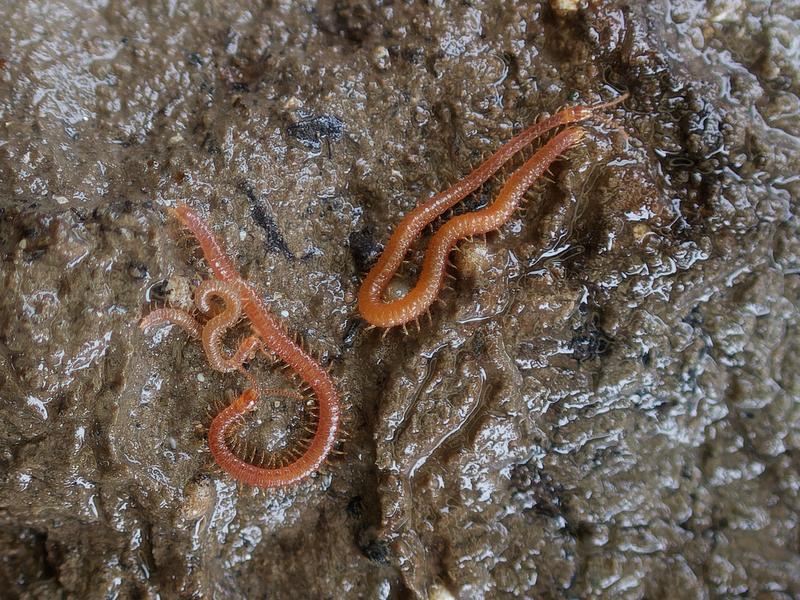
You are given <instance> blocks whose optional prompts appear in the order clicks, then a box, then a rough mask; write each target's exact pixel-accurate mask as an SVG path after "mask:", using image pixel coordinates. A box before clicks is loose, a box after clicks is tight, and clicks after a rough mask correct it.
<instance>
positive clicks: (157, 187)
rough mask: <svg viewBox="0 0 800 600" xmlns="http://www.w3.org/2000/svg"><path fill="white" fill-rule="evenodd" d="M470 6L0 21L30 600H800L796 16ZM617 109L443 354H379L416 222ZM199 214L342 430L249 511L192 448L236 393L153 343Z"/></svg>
mask: <svg viewBox="0 0 800 600" xmlns="http://www.w3.org/2000/svg"><path fill="white" fill-rule="evenodd" d="M101 4H102V3H101ZM468 4H469V5H467V4H463V3H442V2H434V3H430V4H426V5H424V6H423V5H420V4H414V3H411V4H409V3H378V4H376V5H372V4H370V3H365V2H360V1H358V0H352V1H350V0H347V1H337V2H332V1H328V0H320V1H318V2H305V3H304V2H301V3H275V4H269V5H262V4H261V3H248V2H232V3H231V2H229V3H226V4H225V5H224V6H221V5H220V6H208V5H207V3H191V2H190V3H184V4H175V3H168V4H164V5H161V4H154V5H148V6H146V7H143V6H140V5H139V4H132V3H129V2H118V3H111V4H108V5H97V4H96V3H94V4H92V3H82V2H71V3H62V4H58V3H56V4H52V3H50V4H47V5H44V4H42V5H36V4H31V3H22V2H10V3H6V4H5V5H3V6H2V7H0V16H1V17H2V18H3V20H4V22H6V23H8V24H9V26H8V27H7V28H6V30H5V31H4V32H3V34H0V36H1V37H0V113H1V114H2V118H0V250H1V251H2V256H3V257H4V261H3V266H2V269H0V284H1V285H2V288H3V290H4V292H5V293H4V294H3V296H2V299H0V302H2V309H0V411H2V418H1V419H0V436H1V437H2V443H0V523H2V527H0V556H2V560H0V584H1V585H3V586H4V587H5V589H8V590H11V592H10V593H11V594H12V596H13V597H16V596H17V595H19V596H21V597H47V598H50V597H53V598H55V597H61V596H68V597H81V598H84V597H85V598H94V597H107V598H127V597H139V596H146V597H162V598H166V597H198V598H199V597H202V598H208V597H210V598H214V597H216V598H253V597H262V596H263V595H264V594H265V593H268V594H270V596H271V597H272V596H274V597H278V598H294V597H297V590H298V585H300V583H299V582H301V583H302V586H303V587H302V589H303V591H304V594H305V596H306V597H315V598H316V597H336V598H339V597H362V596H363V597H379V598H387V599H388V598H403V597H409V596H412V597H413V596H415V595H416V596H419V597H424V596H426V595H428V597H431V598H446V597H450V596H448V594H449V595H451V596H452V597H459V598H505V597H537V598H539V597H554V598H558V597H609V598H610V597H614V598H616V597H624V598H627V597H631V598H633V597H670V596H671V594H673V592H672V590H681V594H682V595H685V596H687V597H698V598H703V597H707V596H709V597H710V596H713V597H730V596H734V595H749V596H754V597H755V596H759V595H764V594H767V595H770V597H778V598H790V597H793V596H794V595H796V594H797V591H798V589H800V579H798V575H797V574H798V573H800V559H798V551H799V550H800V549H799V548H798V540H797V536H796V522H797V518H798V498H797V490H798V489H800V481H798V476H797V471H798V469H797V464H796V458H795V457H796V455H797V448H798V438H797V429H798V414H797V408H796V406H797V401H798V395H799V394H800V392H798V390H799V389H800V385H799V383H798V378H797V369H796V362H797V360H796V356H798V355H799V354H800V346H799V345H798V341H797V340H798V339H800V336H798V332H797V324H798V315H797V312H798V304H799V301H798V279H797V275H798V273H800V259H799V258H798V256H800V245H799V244H798V236H797V233H796V222H797V218H798V215H797V198H798V196H800V176H798V175H797V173H798V171H800V162H799V161H800V158H798V156H799V155H800V152H799V151H798V150H800V140H799V139H798V138H800V129H799V127H800V125H798V124H799V123H800V119H798V110H800V100H798V98H800V78H799V73H798V65H800V45H798V39H800V36H799V35H797V34H798V23H800V13H798V10H797V9H796V8H795V7H794V6H793V5H792V3H790V2H773V3H771V4H770V5H769V6H768V5H767V4H763V3H762V4H758V3H753V2H750V3H748V2H745V1H743V0H732V1H729V2H717V3H697V2H687V1H684V0H673V1H671V2H668V3H663V6H662V5H661V4H659V5H658V6H655V5H654V6H653V7H652V8H650V7H649V5H646V4H635V3H634V4H633V5H630V4H628V5H624V4H619V3H616V2H594V3H590V6H589V7H588V8H583V9H581V10H577V11H576V10H575V5H576V3H571V2H555V1H552V2H522V1H520V2H505V3H502V4H503V5H502V7H499V5H498V4H497V3H489V2H471V3H468ZM662 9H663V10H662ZM623 90H626V91H628V92H630V97H629V98H628V99H627V100H626V101H625V103H624V107H623V108H622V109H618V110H615V111H614V112H613V115H612V116H610V117H609V118H608V119H606V120H600V121H598V122H596V123H592V124H591V126H590V135H589V136H588V138H587V140H586V141H585V142H583V144H582V145H581V147H580V148H578V149H576V150H574V151H572V152H570V153H569V154H568V156H566V157H565V158H564V159H563V160H562V161H559V163H558V164H557V165H556V166H554V168H553V169H552V171H551V173H549V174H548V176H547V181H543V182H542V183H541V184H540V185H536V186H534V188H533V189H532V190H531V191H530V192H529V193H528V194H527V196H526V199H525V201H524V204H525V206H526V211H525V212H524V213H520V214H519V215H516V216H515V217H514V218H513V219H512V220H511V221H510V222H509V223H508V225H507V226H506V227H505V228H504V229H503V230H502V232H501V233H500V234H490V235H489V236H488V237H487V239H486V240H485V241H484V240H482V239H476V240H474V241H472V242H463V243H462V244H460V252H457V253H454V254H453V256H452V260H453V262H454V263H455V264H456V272H457V273H458V280H457V281H456V282H455V283H454V285H453V287H454V290H453V291H450V292H448V295H446V296H445V297H444V300H445V302H444V303H443V304H442V305H441V306H439V307H437V308H436V309H435V310H434V311H433V318H432V321H431V322H430V323H428V322H427V320H425V321H424V322H423V323H424V325H423V324H421V325H422V326H421V330H420V331H419V332H417V331H416V330H414V331H413V332H411V333H410V334H409V335H408V336H403V335H402V333H400V332H392V333H390V334H389V335H388V336H387V337H386V338H385V339H383V338H381V335H380V333H379V332H375V331H372V332H370V331H367V330H366V328H365V327H364V326H363V324H362V323H361V322H360V321H359V320H358V318H357V315H356V310H355V298H356V293H357V290H358V287H359V285H360V282H361V280H362V279H363V276H364V272H365V270H366V269H368V268H369V266H370V265H371V264H372V262H373V261H374V260H375V258H376V256H377V255H378V253H379V252H380V249H381V245H382V244H384V243H385V242H386V240H387V238H388V235H389V231H391V229H393V228H394V226H395V225H396V223H397V222H398V220H399V219H400V218H401V216H402V215H403V214H405V213H406V212H407V211H408V210H410V209H411V208H412V207H413V206H414V205H415V203H416V201H417V199H419V198H427V197H428V196H429V195H430V194H431V193H433V192H435V191H438V190H441V189H443V188H445V187H447V186H448V185H449V184H451V183H453V182H454V181H455V180H456V179H458V178H459V177H461V176H463V175H464V174H466V173H467V172H469V170H470V169H471V168H472V167H474V166H475V165H476V164H477V163H478V162H479V161H480V160H481V158H482V157H483V156H484V155H486V154H488V153H489V152H491V151H493V150H495V149H496V148H497V147H498V145H499V144H500V143H501V142H502V141H504V140H506V139H508V138H509V137H511V136H512V135H513V133H514V132H517V131H519V130H520V129H521V128H522V127H524V126H525V125H527V124H529V123H531V122H533V120H534V119H535V118H536V117H537V115H539V114H540V113H548V114H552V113H554V112H555V111H556V110H557V109H558V108H559V107H560V106H562V105H565V104H572V103H579V102H580V103H591V102H595V101H599V100H601V99H607V98H609V97H612V96H615V95H617V94H618V93H619V92H620V91H623ZM508 174H509V173H508V172H504V173H502V174H501V176H500V178H499V179H498V180H497V181H495V182H493V183H489V184H487V185H486V186H484V188H483V189H481V190H479V191H478V192H476V194H475V195H474V197H472V198H468V199H467V200H466V205H467V206H468V207H469V208H470V209H474V208H475V207H477V206H483V205H486V203H487V202H488V201H489V200H490V199H491V197H492V195H493V194H496V193H497V190H498V189H499V186H500V185H501V183H502V181H503V178H504V177H507V176H508ZM177 201H187V202H190V203H191V204H192V205H193V206H196V207H198V209H200V210H201V211H203V212H204V213H205V214H207V215H208V216H209V219H210V220H211V221H212V223H213V224H214V228H215V231H218V232H219V234H220V237H221V238H222V239H223V241H224V243H225V244H226V246H227V247H228V248H230V249H231V252H232V255H233V256H234V258H235V261H236V263H237V264H238V265H242V271H243V274H244V275H245V276H246V277H247V278H248V279H250V280H251V281H252V282H253V283H254V284H255V285H256V287H257V288H258V289H259V291H260V292H261V293H262V295H263V296H264V297H265V298H266V299H267V300H268V301H269V302H270V305H271V308H272V309H273V310H275V311H276V312H277V313H278V314H281V315H282V316H283V317H284V318H286V319H287V320H288V321H289V322H290V323H291V325H292V328H293V329H294V330H296V331H298V332H299V333H301V334H302V335H303V336H304V337H305V338H306V339H307V340H308V341H309V342H310V343H311V344H312V346H313V347H314V348H315V349H316V350H317V351H318V352H319V353H320V354H321V355H322V356H323V358H324V360H326V361H327V362H329V364H330V366H331V368H332V372H333V375H334V377H335V378H336V381H337V383H338V385H339V386H340V388H341V389H342V390H343V391H344V393H345V395H346V396H347V402H348V406H349V408H348V410H347V417H346V420H345V426H346V428H347V430H348V433H349V435H348V440H347V443H346V444H345V445H344V454H343V456H341V457H340V458H338V459H336V460H334V461H333V462H332V463H331V464H330V465H328V466H327V467H326V470H325V472H323V473H320V474H319V475H318V476H317V477H316V478H314V479H310V480H308V481H306V482H303V483H302V484H300V485H298V486H295V487H292V488H289V489H285V490H277V491H273V492H270V493H268V494H264V493H259V492H256V491H254V490H252V489H250V488H246V487H241V486H237V485H236V484H234V483H232V482H231V481H229V480H227V479H226V478H225V477H224V476H223V475H222V474H221V473H220V472H219V471H218V470H216V469H215V468H214V466H213V463H212V462H211V460H210V455H209V452H208V450H207V447H206V442H205V438H204V435H203V427H204V425H206V424H207V423H208V422H209V413H212V414H213V413H214V412H215V411H216V410H218V407H219V403H220V402H226V401H227V400H228V399H229V398H231V397H234V396H235V395H236V394H238V393H239V392H240V391H241V390H240V389H238V388H237V386H238V383H237V380H236V379H235V378H234V377H229V376H225V375H222V374H218V373H214V372H210V371H209V370H207V369H204V368H203V367H202V365H203V364H204V357H203V356H202V351H201V350H199V349H198V348H197V347H196V346H195V345H193V344H188V343H186V341H185V337H183V336H180V335H177V334H175V333H174V332H170V330H169V329H165V330H163V331H162V332H159V335H160V337H159V338H158V340H151V339H149V338H145V337H143V336H141V335H140V333H139V332H138V330H137V327H136V324H137V322H138V320H139V319H140V318H141V315H142V313H143V311H144V309H145V307H146V306H147V305H149V304H151V303H153V302H155V303H166V302H170V303H171V304H174V305H178V306H179V305H181V302H183V301H185V300H186V298H185V296H186V290H190V289H191V288H192V287H193V286H194V285H195V284H196V282H197V281H199V280H200V279H201V278H202V277H204V276H205V271H204V267H203V266H202V264H201V263H200V262H199V261H198V260H196V259H195V248H194V246H193V244H192V243H191V241H189V240H186V239H184V238H183V236H182V235H181V234H180V233H179V232H178V230H177V228H175V227H174V226H173V225H172V224H171V222H170V219H169V218H168V217H167V216H166V215H165V214H164V211H163V208H164V207H166V206H169V205H172V204H174V203H175V202H177ZM422 249H423V248H422V247H420V248H417V249H416V251H417V253H419V252H421V251H422ZM409 258H411V259H412V263H417V264H418V262H419V261H418V260H417V258H418V254H417V255H415V254H414V253H413V252H412V254H411V255H410V256H409ZM403 276H404V279H403V281H399V282H397V286H396V287H397V290H395V291H397V292H402V289H407V287H409V286H412V285H413V282H414V278H415V276H416V274H415V272H414V270H413V268H409V269H407V270H405V271H403ZM403 286H406V287H405V288H403ZM156 342H157V343H156ZM265 376H269V377H275V378H276V379H278V380H279V379H280V377H281V376H280V375H279V374H274V373H266V372H265ZM274 410H277V411H280V407H277V408H275V409H274ZM274 416H275V419H276V420H275V422H280V419H281V418H285V416H282V415H274Z"/></svg>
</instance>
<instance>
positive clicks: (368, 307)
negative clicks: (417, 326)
mask: <svg viewBox="0 0 800 600" xmlns="http://www.w3.org/2000/svg"><path fill="white" fill-rule="evenodd" d="M624 98H625V96H623V97H621V98H618V99H617V100H614V101H612V102H608V103H605V104H598V105H595V106H575V107H571V108H567V109H564V110H562V111H559V112H558V113H556V114H555V115H553V116H552V117H549V118H547V119H544V120H542V121H540V122H539V123H537V124H535V125H532V126H531V127H529V128H527V129H526V130H525V131H523V132H522V133H520V134H518V135H517V136H515V137H514V138H512V139H511V140H509V141H508V142H507V143H506V144H504V145H503V146H502V147H500V148H499V149H498V150H497V151H496V152H495V153H494V154H492V155H491V156H490V157H489V158H488V159H486V160H485V161H484V162H483V163H481V164H480V165H479V166H478V167H477V168H476V169H475V170H473V171H472V172H471V173H470V174H469V175H467V176H466V177H464V178H463V179H461V180H459V181H458V182H457V183H456V184H454V185H453V186H451V187H450V188H448V189H447V190H445V191H443V192H441V193H439V194H436V195H434V196H432V197H431V198H430V199H429V200H428V201H426V202H424V203H422V204H420V205H419V206H418V207H417V208H415V209H414V210H412V211H411V212H410V213H408V214H407V215H406V216H405V217H404V218H403V219H402V221H401V222H400V224H399V225H398V226H397V228H396V229H395V231H394V233H392V235H391V237H390V238H389V241H388V242H387V244H386V247H385V249H384V251H383V253H382V254H381V256H380V257H379V258H378V261H377V262H376V264H375V265H374V266H373V267H372V269H371V270H370V272H369V273H368V274H367V277H366V278H365V279H364V283H363V284H362V286H361V289H360V290H359V294H358V309H359V312H360V313H361V315H362V316H363V317H364V319H366V321H367V322H368V323H370V324H371V325H373V326H376V327H385V328H390V327H394V326H397V325H405V324H406V323H408V322H410V321H413V320H415V319H417V318H418V317H419V316H420V315H422V314H424V313H426V312H427V311H428V310H429V308H430V306H431V304H432V303H433V302H434V300H435V299H436V296H437V294H438V293H439V291H440V289H441V287H442V285H443V280H444V276H445V274H446V265H447V260H448V255H449V253H450V251H451V250H452V248H453V246H454V245H455V243H456V242H458V240H459V239H463V238H465V237H469V236H471V235H478V234H481V233H487V232H488V231H492V230H494V229H497V228H499V227H500V226H502V225H503V223H505V222H506V221H507V220H508V219H509V218H510V217H511V215H512V214H513V212H514V210H515V209H516V208H517V206H518V203H519V200H520V198H521V197H522V195H523V194H524V193H525V191H526V190H527V188H528V187H530V185H531V184H532V183H533V182H534V181H535V180H536V178H537V177H538V176H539V175H541V174H542V173H543V172H544V171H545V170H547V167H548V166H549V165H550V164H551V163H552V162H553V161H554V160H555V159H556V158H557V157H558V155H559V154H561V153H562V152H564V151H565V150H567V149H568V148H569V147H570V146H572V145H574V144H575V143H577V142H578V141H579V140H580V139H581V137H582V136H583V133H582V130H581V129H579V128H572V129H567V130H566V131H564V132H562V133H561V134H559V135H557V136H556V137H554V138H553V139H552V140H551V141H550V142H548V143H547V144H546V145H545V146H544V147H543V148H541V149H540V150H539V151H538V152H536V153H535V154H534V156H533V157H532V158H531V159H529V160H528V161H527V162H526V163H525V164H523V165H522V166H521V167H520V168H519V169H517V171H515V172H514V173H513V174H512V175H511V177H510V179H509V180H508V181H507V182H506V184H505V185H504V186H503V188H502V190H501V191H500V194H499V195H498V198H497V200H495V201H494V202H493V203H492V204H491V205H489V206H487V207H486V208H484V209H482V210H480V211H477V212H473V213H465V214H462V215H459V216H458V217H455V218H453V219H451V220H450V221H448V222H447V223H446V224H445V225H444V226H442V228H441V229H439V230H438V231H437V232H436V234H434V236H433V238H432V239H431V241H430V243H429V245H428V247H427V249H426V252H425V258H424V259H423V265H422V271H421V274H420V277H419V279H418V281H417V284H416V285H415V286H414V288H412V289H411V290H410V291H409V292H408V293H407V294H406V295H405V296H404V297H402V298H399V299H396V300H393V301H391V302H385V301H384V300H383V292H384V290H385V289H386V286H387V285H388V284H389V282H390V281H391V280H392V278H393V277H394V275H395V273H397V270H398V269H399V267H400V265H401V264H402V263H403V260H404V259H405V256H406V254H407V253H408V250H409V248H410V247H411V245H412V244H413V243H414V241H415V240H416V239H417V238H418V237H419V236H420V234H421V233H422V231H423V230H424V229H425V227H427V226H428V225H429V224H430V223H432V222H433V221H434V220H435V219H436V218H438V217H439V216H441V215H442V214H444V213H445V212H446V211H447V210H449V209H450V208H452V207H453V206H455V205H456V204H457V203H458V202H460V201H461V200H463V199H464V198H465V197H466V196H468V195H469V194H470V193H472V192H474V191H475V190H476V189H477V188H478V187H479V186H480V185H482V184H483V183H485V182H486V181H487V180H488V179H489V178H490V177H491V176H492V175H494V174H495V173H496V172H497V171H498V170H499V169H500V168H501V167H503V165H505V164H506V163H507V162H508V161H509V160H510V159H511V158H512V157H513V156H514V155H515V154H516V153H517V152H519V151H520V150H522V149H523V148H525V147H526V146H528V145H530V144H531V143H532V142H533V140H535V139H536V138H538V137H540V136H542V135H543V134H545V133H547V132H549V131H551V130H553V129H556V128H558V127H560V126H563V125H568V124H571V123H576V122H579V121H583V120H585V119H588V118H589V117H590V116H592V114H593V113H594V112H596V111H597V110H599V109H601V108H605V107H607V106H611V105H613V104H617V103H618V102H621V101H622V100H623V99H624ZM567 132H569V133H567ZM564 134H566V135H564Z"/></svg>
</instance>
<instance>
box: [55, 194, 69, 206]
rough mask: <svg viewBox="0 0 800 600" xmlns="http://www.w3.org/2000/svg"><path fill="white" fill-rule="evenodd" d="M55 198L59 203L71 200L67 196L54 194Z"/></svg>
mask: <svg viewBox="0 0 800 600" xmlns="http://www.w3.org/2000/svg"><path fill="white" fill-rule="evenodd" d="M53 200H55V201H56V202H57V203H58V204H66V203H67V202H69V200H67V197H66V196H53Z"/></svg>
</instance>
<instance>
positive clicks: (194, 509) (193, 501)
mask: <svg viewBox="0 0 800 600" xmlns="http://www.w3.org/2000/svg"><path fill="white" fill-rule="evenodd" d="M215 497H216V491H215V490H214V484H213V483H212V482H211V481H210V480H209V479H205V478H203V479H199V480H197V481H190V482H189V483H188V484H186V487H185V488H184V489H183V506H182V507H181V510H180V515H181V517H182V518H183V519H186V520H188V521H196V520H197V519H199V518H200V517H202V516H203V515H206V514H208V513H209V512H210V511H211V509H212V508H213V507H214V500H215Z"/></svg>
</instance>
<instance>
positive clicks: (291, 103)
mask: <svg viewBox="0 0 800 600" xmlns="http://www.w3.org/2000/svg"><path fill="white" fill-rule="evenodd" d="M302 106H303V101H302V100H300V99H299V98H297V97H296V96H291V97H290V98H287V99H286V102H284V103H283V108H284V110H297V109H298V108H300V107H302Z"/></svg>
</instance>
